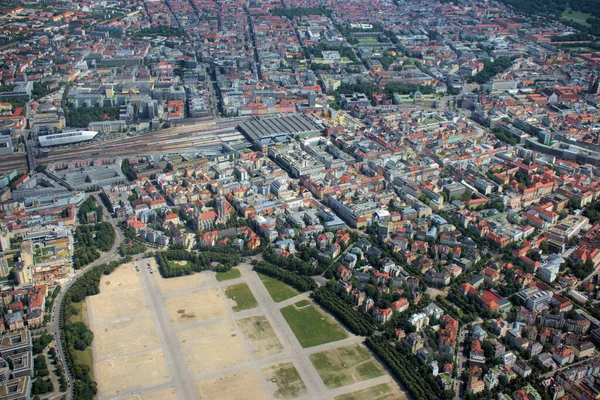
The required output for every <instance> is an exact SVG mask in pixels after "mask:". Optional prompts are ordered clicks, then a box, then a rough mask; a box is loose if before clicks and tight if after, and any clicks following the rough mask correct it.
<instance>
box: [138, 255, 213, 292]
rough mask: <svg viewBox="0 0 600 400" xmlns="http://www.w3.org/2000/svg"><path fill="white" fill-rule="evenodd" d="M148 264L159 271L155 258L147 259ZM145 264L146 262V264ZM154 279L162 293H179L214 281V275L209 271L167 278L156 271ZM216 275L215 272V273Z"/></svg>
mask: <svg viewBox="0 0 600 400" xmlns="http://www.w3.org/2000/svg"><path fill="white" fill-rule="evenodd" d="M146 262H147V263H148V264H150V266H151V267H152V269H154V271H158V265H156V261H155V260H154V259H151V260H146ZM144 265H145V264H144ZM153 275H154V279H155V280H156V283H157V285H158V288H159V289H160V291H161V293H163V294H167V293H177V292H180V291H182V290H188V289H193V288H198V287H200V286H201V285H202V284H205V283H209V282H207V281H209V280H210V279H212V280H213V281H214V280H215V279H214V276H210V275H209V274H208V273H206V274H193V275H188V276H180V277H177V278H169V279H165V278H163V277H162V276H160V274H159V273H158V272H155V273H154V274H153ZM213 275H214V274H213Z"/></svg>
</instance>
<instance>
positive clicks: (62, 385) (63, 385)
mask: <svg viewBox="0 0 600 400" xmlns="http://www.w3.org/2000/svg"><path fill="white" fill-rule="evenodd" d="M48 355H50V358H51V359H52V365H54V373H55V374H56V376H57V377H58V386H59V389H60V391H61V392H66V391H67V378H66V377H65V370H64V369H63V367H62V365H61V363H60V362H59V360H58V353H56V349H55V348H54V347H51V348H50V350H48Z"/></svg>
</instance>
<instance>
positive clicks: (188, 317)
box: [165, 289, 227, 324]
mask: <svg viewBox="0 0 600 400" xmlns="http://www.w3.org/2000/svg"><path fill="white" fill-rule="evenodd" d="M165 307H166V308H167V312H168V313H169V319H170V320H171V322H173V323H175V324H183V323H189V322H193V321H205V320H209V319H212V318H216V317H222V316H224V315H226V314H227V303H226V302H225V300H224V299H223V297H222V296H221V294H219V291H218V289H209V290H204V291H201V292H193V293H188V294H184V295H181V296H172V297H167V298H166V299H165Z"/></svg>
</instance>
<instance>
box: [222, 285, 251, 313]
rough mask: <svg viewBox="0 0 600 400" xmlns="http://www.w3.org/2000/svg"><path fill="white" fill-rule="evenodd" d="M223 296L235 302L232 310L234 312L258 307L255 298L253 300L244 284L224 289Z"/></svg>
mask: <svg viewBox="0 0 600 400" xmlns="http://www.w3.org/2000/svg"><path fill="white" fill-rule="evenodd" d="M225 296H227V298H229V299H232V300H234V301H235V302H236V305H235V306H234V307H233V308H232V309H233V311H235V312H238V311H243V310H249V309H251V308H255V307H258V302H257V301H256V298H254V295H253V294H252V292H251V291H250V288H249V287H248V285H246V284H245V283H238V284H237V285H233V286H228V287H226V288H225Z"/></svg>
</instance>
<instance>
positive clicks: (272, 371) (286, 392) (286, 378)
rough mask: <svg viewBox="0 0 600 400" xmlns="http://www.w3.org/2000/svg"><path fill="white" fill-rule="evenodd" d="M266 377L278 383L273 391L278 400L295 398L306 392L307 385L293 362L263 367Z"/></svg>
mask: <svg viewBox="0 0 600 400" xmlns="http://www.w3.org/2000/svg"><path fill="white" fill-rule="evenodd" d="M263 373H264V375H265V379H266V380H267V381H269V382H273V383H275V384H276V385H277V390H275V392H274V393H273V395H274V396H275V398H276V399H278V400H287V399H294V398H296V397H300V396H303V395H305V394H306V386H304V382H302V378H300V374H298V371H297V370H296V368H295V367H294V364H292V363H291V362H286V363H281V364H275V365H271V366H270V367H265V368H263Z"/></svg>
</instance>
